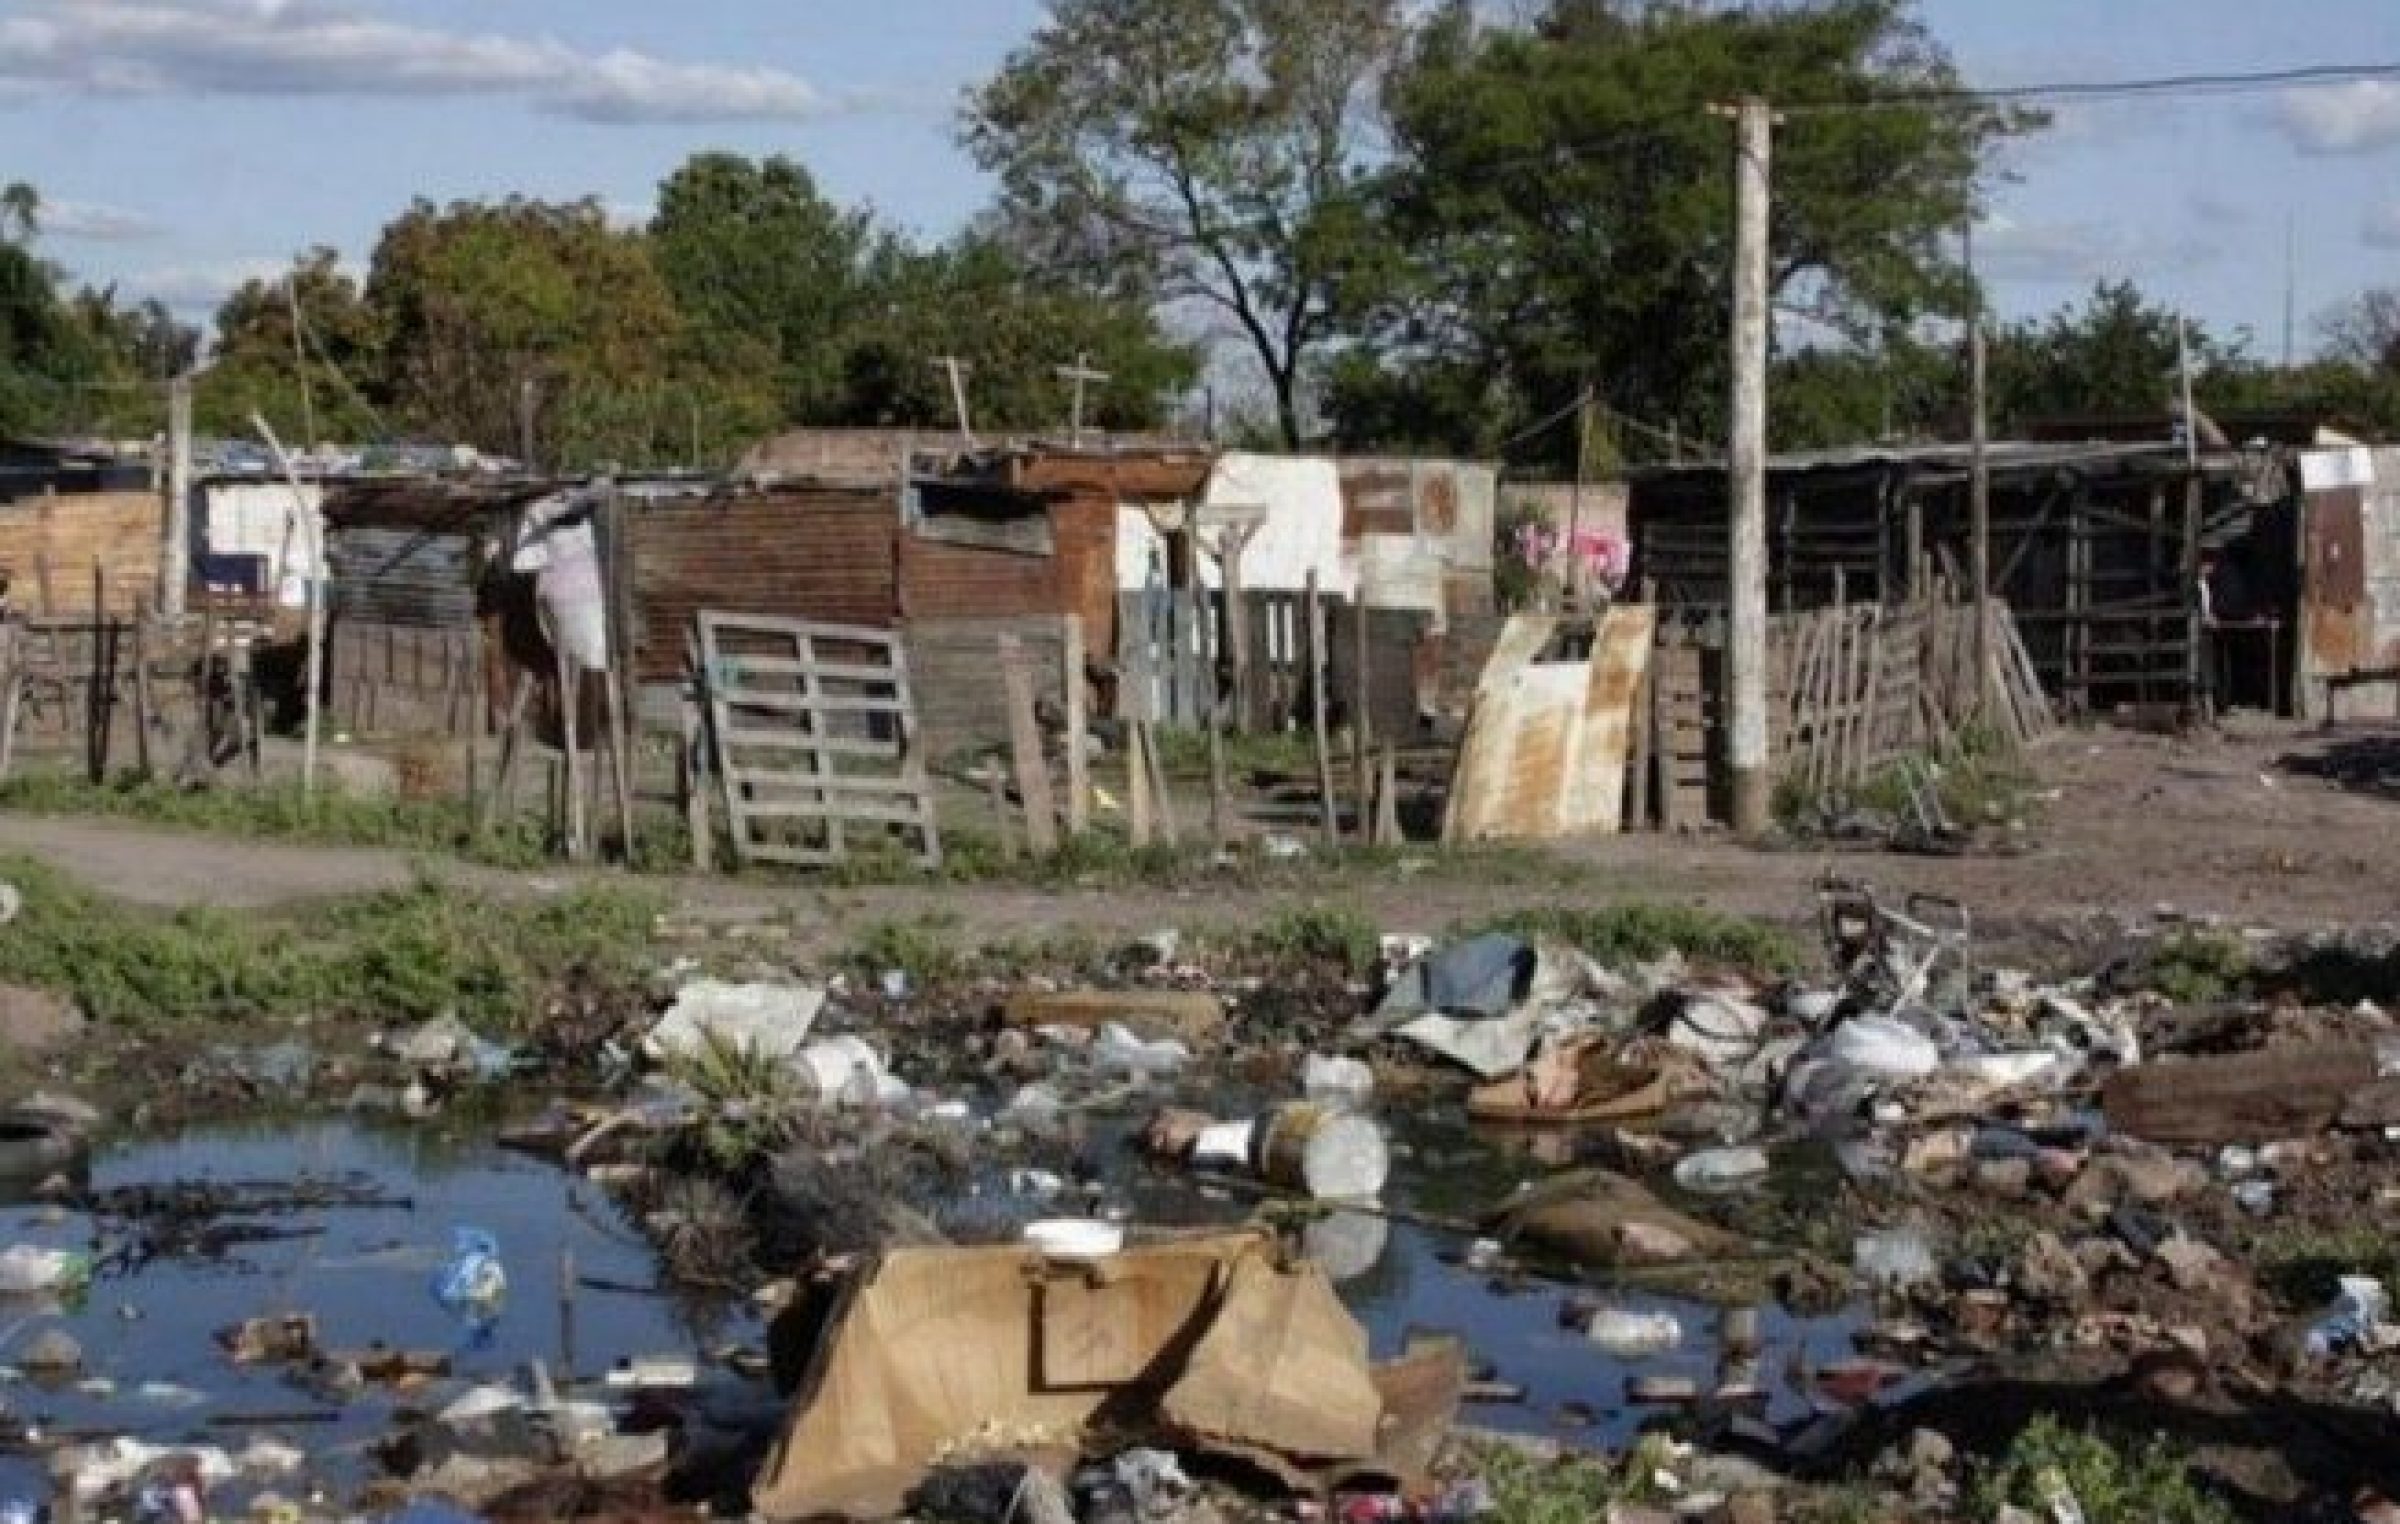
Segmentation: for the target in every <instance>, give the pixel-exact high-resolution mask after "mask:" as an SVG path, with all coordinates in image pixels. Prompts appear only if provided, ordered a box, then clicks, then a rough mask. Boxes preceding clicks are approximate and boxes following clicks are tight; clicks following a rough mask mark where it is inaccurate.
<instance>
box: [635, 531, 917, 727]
mask: <svg viewBox="0 0 2400 1524" xmlns="http://www.w3.org/2000/svg"><path fill="white" fill-rule="evenodd" d="M626 523H627V526H628V527H627V538H628V540H629V542H630V543H631V545H632V548H633V597H634V626H635V638H636V646H635V656H636V664H637V670H638V671H639V673H640V675H641V676H642V678H644V679H645V680H648V681H659V680H665V679H671V678H673V677H675V676H676V675H678V674H679V673H681V672H682V670H683V664H684V643H685V638H686V635H687V633H688V632H689V631H690V629H691V625H692V616H693V615H694V614H696V613H698V612H699V611H700V610H701V609H704V608H707V609H720V610H724V611H726V612H729V613H744V614H765V615H773V616H777V617H781V618H787V619H809V620H816V621H820V622H823V623H830V624H852V625H864V626H868V627H870V628H878V629H881V628H888V627H890V626H891V625H892V624H893V623H895V622H896V621H897V620H898V618H899V596H898V586H897V577H896V563H897V552H896V549H895V540H896V538H897V536H898V533H899V508H898V505H897V503H896V502H895V501H894V499H893V498H892V497H891V496H890V495H889V494H887V493H877V492H839V491H809V490H796V491H773V492H755V493H739V494H732V495H727V496H721V497H713V498H706V499H694V500H685V501H677V502H669V503H661V504H658V505H656V506H652V507H645V508H643V509H641V510H639V511H638V512H634V513H630V514H628V515H627V516H626Z"/></svg>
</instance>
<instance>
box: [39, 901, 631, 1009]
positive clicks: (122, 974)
mask: <svg viewBox="0 0 2400 1524" xmlns="http://www.w3.org/2000/svg"><path fill="white" fill-rule="evenodd" d="M0 877H5V878H6V879H8V880H9V881H10V882H12V883H14V884H15V885H16V886H17V888H18V890H19V891H20V892H21V893H22V894H23V896H24V908H23V909H22V910H21V911H20V912H19V914H18V917H17V919H16V920H15V921H14V922H13V923H11V925H10V927H9V929H8V934H7V935H6V936H5V937H0V979H6V980H10V981H14V982H16V983H21V984H31V985H37V986H40V987H42V988H45V989H55V990H60V991H63V992H65V993H67V994H70V995H72V996H74V997H75V1000H76V1001H77V1003H78V1004H80V1005H81V1006H82V1007H83V1009H84V1011H85V1012H86V1013H87V1014H88V1015H90V1016H91V1017H92V1019H93V1020H95V1021H100V1022H106V1023H113V1024H120V1025H128V1026H143V1025H154V1024H160V1023H167V1022H173V1021H176V1020H180V1019H185V1018H202V1019H206V1018H220V1019H238V1018H242V1017H251V1016H287V1015H298V1014H304V1013H311V1012H315V1013H322V1014H327V1015H353V1016H360V1017H367V1018H372V1019H375V1020H422V1019H424V1018H427V1017H430V1016H436V1015H439V1014H442V1013H443V1012H446V1011H447V1012H454V1013H456V1014H457V1015H458V1016H459V1017H460V1018H461V1019H462V1020H465V1021H467V1022H469V1023H470V1024H473V1025H476V1026H478V1027H481V1028H483V1029H485V1030H489V1031H522V1030H525V1029H527V1028H529V1027H530V1026H531V1024H532V1022H533V1021H534V1020H535V1019H536V1017H537V1016H538V1015H539V1007H540V1003H541V998H542V995H543V993H544V992H545V991H546V990H547V989H549V988H551V987H554V986H556V985H559V984H562V983H564V982H566V981H567V980H570V979H582V980H586V981H589V982H592V983H596V984H600V985H604V986H609V987H622V988H626V989H630V988H631V987H632V986H633V984H634V983H635V982H636V981H637V980H638V979H639V977H640V961H641V954H642V950H643V948H644V947H645V946H646V943H647V933H648V930H649V926H650V922H651V918H652V916H653V915H654V913H655V906H654V905H653V903H652V902H651V900H650V899H649V898H648V897H647V896H642V895H636V894H630V893H627V892H625V891H622V890H616V889H588V890H583V891H579V892H577V893H574V894H569V895H565V896H562V897H559V898H556V899H551V900H547V901H538V902H536V901H517V900H501V899H493V898H489V897H486V896H482V895H478V894H473V893H467V892H463V891H460V890H458V889H457V888H455V887H453V886H450V885H446V884H441V883H437V882H434V881H432V880H424V881H420V882H419V883H417V884H414V885H412V886H410V887H408V888H406V889H395V890H391V891H387V892H385V893H380V894H373V895H367V896H363V897H361V898H357V899H349V900H337V901H333V902H330V903H327V904H323V905H319V906H315V907H312V908H311V909H310V911H309V912H308V914H307V916H306V918H305V921H304V922H301V921H293V920H289V919H281V918H261V917H236V916H231V915H228V914H226V913H224V912H222V911H219V910H214V909H208V908H197V909H190V910H183V911H178V912H175V913H174V914H171V915H161V914H157V913H153V912H148V911H144V910H141V909H138V908H135V907H131V906H127V905H122V904H119V903H116V902H114V901H111V900H107V899H103V898H101V897H100V896H98V895H95V894H92V893H90V892H89V891H87V890H85V889H83V888H81V887H79V886H77V885H75V884H74V883H72V882H70V881H69V880H68V879H66V878H65V877H64V876H62V875H60V874H58V873H56V872H54V871H52V870H51V869H49V868H47V867H45V866H43V865H41V864H39V863H34V862H30V861H26V860H22V859H14V860H8V861H5V862H0Z"/></svg>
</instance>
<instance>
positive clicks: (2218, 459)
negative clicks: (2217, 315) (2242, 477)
mask: <svg viewBox="0 0 2400 1524" xmlns="http://www.w3.org/2000/svg"><path fill="white" fill-rule="evenodd" d="M1973 453H1974V448H1973V446H1971V445H1966V444H1959V443H1954V442H1950V441H1942V442H1939V443H1929V444H1906V445H1844V446H1841V447H1839V448H1835V449H1824V450H1785V451H1781V452H1778V453H1776V454H1774V455H1770V456H1768V457H1767V472H1768V474H1769V475H1774V476H1784V475H1805V474H1807V473H1810V472H1816V471H1855V470H1859V469H1862V468H1868V467H1905V468H1907V469H1909V470H1911V471H1915V472H1919V473H1930V474H1935V475H1945V474H1950V473H1953V472H1955V473H1957V474H1960V475H1964V474H1965V472H1966V471H1967V468H1968V464H1969V461H1970V459H1971V457H1972V455H1973ZM1984 458H1985V460H1986V461H1987V462H1988V463H1989V465H1990V467H1991V469H1992V470H1994V471H2040V470H2051V469H2073V468H2077V467H2089V466H2102V465H2118V464H2124V463H2127V462H2132V461H2137V460H2144V459H2152V460H2156V461H2157V462H2158V463H2160V464H2162V465H2176V464H2180V463H2181V462H2182V460H2183V458H2184V452H2183V446H2181V445H2179V444H2168V443H2162V442H2159V441H2155V440H2154V441H2149V442H2145V443H2125V442H2112V441H2108V440H2075V441H2065V440H2037V439H2003V440H1994V441H1992V443H1991V444H1989V445H1988V446H1986V447H1985V456H1984ZM2229 463H2230V462H2229V458H2227V457H2223V456H2210V455H2206V454H2204V455H2203V456H2202V457H2201V465H2202V466H2203V467H2215V468H2224V467H2227V466H2228V465H2229ZM1724 474H1725V462H1723V461H1722V460H1708V461H1692V462H1685V463H1681V464H1670V465H1649V466H1633V467H1629V468H1627V470H1626V472H1625V476H1626V478H1627V479H1628V480H1630V481H1634V482H1637V483H1638V482H1646V481H1677V480H1683V481H1691V480H1701V479H1708V478H1716V477H1722V476H1723V475H1724Z"/></svg>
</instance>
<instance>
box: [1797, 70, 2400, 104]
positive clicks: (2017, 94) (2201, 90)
mask: <svg viewBox="0 0 2400 1524" xmlns="http://www.w3.org/2000/svg"><path fill="white" fill-rule="evenodd" d="M2386 79H2400V61H2396V62H2386V63H2357V64H2307V65H2303V66H2300V67H2297V68H2289V69H2249V70H2236V71H2228V72H2223V73H2212V74H2161V75H2153V76H2149V77H2146V78H2135V79H2105V80H2054V81H2049V82H2046V83H2040V84H2030V85H1961V86H1958V87H1957V88H1955V89H1943V90H1903V91H1897V92H1894V93H1893V94H1890V95H1879V96H1874V97H1870V98H1868V99H1864V100H1851V101H1801V102H1796V103H1786V102H1783V101H1777V102H1776V108H1775V109H1776V110H1778V111H1781V112H1783V113H1785V114H1786V115H1790V116H1838V115H1842V114H1845V113H1850V112H1861V111H1890V110H1901V109H1906V108H1909V107H1913V106H1947V105H1959V106H1966V105H1978V104H1981V105H2006V104H2008V103H2010V102H2014V101H2094V100H2136V99H2155V98H2157V97H2160V96H2175V95H2238V94H2243V93H2246V92H2249V91H2254V90H2281V89H2289V88H2292V87H2294V86H2302V85H2332V84H2357V83H2361V82H2369V81H2375V80H2386Z"/></svg>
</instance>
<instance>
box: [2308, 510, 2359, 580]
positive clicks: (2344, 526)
mask: <svg viewBox="0 0 2400 1524" xmlns="http://www.w3.org/2000/svg"><path fill="white" fill-rule="evenodd" d="M2366 506H2367V503H2366V494H2365V493H2363V492H2361V491H2360V490H2359V489H2358V488H2356V487H2342V488H2337V489H2335V490H2333V491H2330V492H2315V493H2311V494H2309V499H2308V598H2309V601H2310V602H2312V603H2321V604H2326V605H2330V606H2332V607H2335V608H2355V607H2357V606H2358V605H2359V604H2360V603H2362V602H2364V601H2365V599H2366V596H2367V537H2366Z"/></svg>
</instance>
